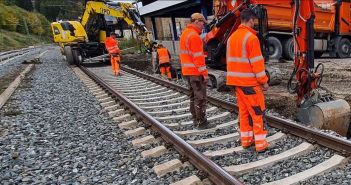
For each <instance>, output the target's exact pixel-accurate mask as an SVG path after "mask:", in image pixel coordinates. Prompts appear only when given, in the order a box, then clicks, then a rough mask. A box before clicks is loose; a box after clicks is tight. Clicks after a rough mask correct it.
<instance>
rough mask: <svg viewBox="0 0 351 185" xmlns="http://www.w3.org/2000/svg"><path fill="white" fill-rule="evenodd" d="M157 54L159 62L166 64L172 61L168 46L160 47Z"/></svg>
mask: <svg viewBox="0 0 351 185" xmlns="http://www.w3.org/2000/svg"><path fill="white" fill-rule="evenodd" d="M157 55H158V61H159V64H165V63H168V62H170V58H169V52H168V50H167V48H158V49H157Z"/></svg>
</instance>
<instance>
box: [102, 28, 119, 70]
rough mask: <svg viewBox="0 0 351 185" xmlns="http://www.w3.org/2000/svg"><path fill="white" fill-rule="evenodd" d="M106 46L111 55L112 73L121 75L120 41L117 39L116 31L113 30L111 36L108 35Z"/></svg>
mask: <svg viewBox="0 0 351 185" xmlns="http://www.w3.org/2000/svg"><path fill="white" fill-rule="evenodd" d="M105 47H106V50H107V51H108V54H109V55H110V57H111V66H112V73H113V74H114V75H115V76H118V75H119V64H120V62H121V59H120V53H121V51H120V50H119V47H118V42H117V40H116V33H114V32H111V34H110V37H107V38H106V40H105Z"/></svg>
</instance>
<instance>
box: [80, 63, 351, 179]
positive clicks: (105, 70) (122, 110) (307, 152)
mask: <svg viewBox="0 0 351 185" xmlns="http://www.w3.org/2000/svg"><path fill="white" fill-rule="evenodd" d="M80 69H81V70H82V71H84V73H85V74H84V73H83V72H82V71H79V70H78V69H75V71H76V73H77V74H78V76H80V78H81V79H82V81H83V82H84V83H85V84H86V86H87V87H88V88H89V89H90V91H91V93H93V94H94V95H95V96H96V98H97V99H98V100H99V101H100V102H101V106H102V107H104V109H105V110H106V111H107V113H108V114H109V115H110V116H111V117H112V119H113V120H114V121H115V122H116V123H117V124H118V126H119V127H120V128H121V129H124V130H125V133H126V135H129V136H133V137H134V139H135V140H133V141H132V143H133V145H134V146H135V147H144V146H149V147H145V151H144V152H142V153H141V155H142V157H143V158H152V157H159V156H162V155H166V153H167V150H168V148H170V147H174V148H175V149H176V150H177V151H178V152H179V153H180V154H181V157H180V159H173V160H170V161H168V162H165V163H163V164H158V165H156V166H155V167H154V171H155V173H156V174H157V175H158V176H163V175H165V174H167V173H169V172H171V171H174V170H177V169H179V168H181V167H183V166H184V164H185V163H186V162H187V161H189V162H190V163H191V164H193V165H194V166H195V167H196V168H197V169H199V170H200V171H201V173H199V175H198V176H191V177H188V178H187V179H184V181H181V182H178V183H179V184H182V183H184V182H185V181H186V182H187V183H190V182H200V181H201V180H202V179H204V178H205V177H208V178H209V179H210V180H211V181H212V182H214V183H215V184H241V183H245V184H294V183H299V182H300V183H302V184H303V182H304V181H306V180H308V179H311V178H316V176H318V175H321V174H323V173H326V172H328V171H331V170H334V169H336V168H341V169H342V168H343V167H344V166H345V165H350V162H349V155H350V153H351V142H350V141H347V140H343V139H341V138H338V137H335V136H331V135H328V134H325V133H322V132H319V131H317V130H314V129H310V128H307V127H303V126H301V125H298V124H296V123H294V122H291V121H287V120H284V119H281V118H278V117H274V116H268V117H267V121H268V124H269V125H270V127H271V128H270V129H269V134H268V137H267V140H268V141H269V143H270V148H269V150H267V151H266V152H264V153H262V154H257V153H256V152H255V151H254V148H250V149H248V150H244V149H243V148H242V147H241V146H240V138H239V137H240V136H239V133H238V121H237V114H236V111H237V107H236V105H235V104H233V103H230V102H226V101H223V100H220V99H217V98H213V97H208V107H207V116H208V121H210V122H212V123H215V124H216V125H217V126H216V127H215V128H212V129H207V130H197V129H194V128H193V125H192V121H191V115H190V113H189V110H188V107H189V100H188V96H187V94H188V93H189V92H188V90H187V89H186V88H184V87H182V86H178V85H175V84H172V83H169V82H168V81H164V80H162V79H157V78H155V77H153V76H150V75H146V74H142V73H139V72H137V71H135V70H132V69H129V68H122V69H123V72H122V76H119V77H114V76H112V75H110V74H111V72H110V67H109V66H107V67H89V68H85V67H81V68H80ZM140 121H142V123H140ZM150 129H152V130H153V131H152V132H149V131H147V130H150ZM150 133H153V134H150ZM160 138H162V139H163V140H165V141H166V144H158V143H160ZM167 143H168V144H167ZM200 179H201V180H200ZM346 182H348V183H351V180H350V179H349V181H347V179H346ZM176 184H177V183H176Z"/></svg>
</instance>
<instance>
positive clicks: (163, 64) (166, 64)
mask: <svg viewBox="0 0 351 185" xmlns="http://www.w3.org/2000/svg"><path fill="white" fill-rule="evenodd" d="M156 59H157V60H158V62H159V67H160V72H161V76H165V77H166V73H167V78H168V80H172V75H171V64H170V62H171V54H170V53H169V51H168V49H167V48H165V47H164V46H163V45H162V44H159V45H158V47H157V57H156Z"/></svg>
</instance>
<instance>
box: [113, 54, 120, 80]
mask: <svg viewBox="0 0 351 185" xmlns="http://www.w3.org/2000/svg"><path fill="white" fill-rule="evenodd" d="M119 63H120V58H119V56H118V55H111V66H112V73H113V74H114V75H115V76H117V75H119Z"/></svg>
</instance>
